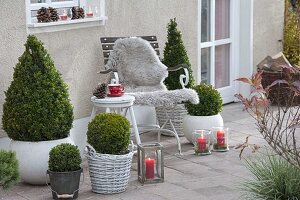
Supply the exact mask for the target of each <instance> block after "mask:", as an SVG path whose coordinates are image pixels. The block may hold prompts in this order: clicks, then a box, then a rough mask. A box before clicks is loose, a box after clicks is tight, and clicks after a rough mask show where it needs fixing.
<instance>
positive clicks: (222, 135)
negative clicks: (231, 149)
mask: <svg viewBox="0 0 300 200" xmlns="http://www.w3.org/2000/svg"><path fill="white" fill-rule="evenodd" d="M217 143H218V146H219V147H224V145H225V133H224V131H223V130H219V131H217Z"/></svg>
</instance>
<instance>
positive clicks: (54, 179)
mask: <svg viewBox="0 0 300 200" xmlns="http://www.w3.org/2000/svg"><path fill="white" fill-rule="evenodd" d="M80 164H81V157H80V151H79V149H78V147H77V146H75V145H72V144H68V143H63V144H60V145H57V146H55V147H53V148H52V149H51V151H50V153H49V161H48V168H49V169H48V170H47V174H49V176H50V184H51V190H52V197H53V199H59V198H72V199H76V198H77V197H78V190H79V182H80V175H81V173H82V168H81V166H80Z"/></svg>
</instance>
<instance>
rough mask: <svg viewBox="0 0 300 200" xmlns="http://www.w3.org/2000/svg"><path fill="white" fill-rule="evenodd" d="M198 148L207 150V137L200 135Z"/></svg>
mask: <svg viewBox="0 0 300 200" xmlns="http://www.w3.org/2000/svg"><path fill="white" fill-rule="evenodd" d="M198 150H199V151H205V150H206V139H205V138H204V137H203V135H202V136H201V137H198Z"/></svg>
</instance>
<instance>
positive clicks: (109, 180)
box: [85, 113, 133, 194]
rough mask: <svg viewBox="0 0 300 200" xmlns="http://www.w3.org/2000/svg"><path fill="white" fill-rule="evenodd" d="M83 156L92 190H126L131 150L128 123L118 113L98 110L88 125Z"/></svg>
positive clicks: (116, 191) (111, 192)
mask: <svg viewBox="0 0 300 200" xmlns="http://www.w3.org/2000/svg"><path fill="white" fill-rule="evenodd" d="M87 141H88V143H89V145H88V146H87V151H86V152H85V153H86V157H87V158H88V164H89V173H90V177H91V183H92V191H93V192H95V193H101V194H113V193H120V192H123V191H125V190H126V188H127V185H128V180H129V176H130V168H131V162H132V156H133V152H132V151H129V150H128V147H129V143H130V123H129V121H128V120H127V119H126V118H125V117H123V116H122V115H119V114H115V113H101V114H99V115H97V116H96V117H95V118H94V119H93V120H92V121H91V122H90V123H89V125H88V131H87Z"/></svg>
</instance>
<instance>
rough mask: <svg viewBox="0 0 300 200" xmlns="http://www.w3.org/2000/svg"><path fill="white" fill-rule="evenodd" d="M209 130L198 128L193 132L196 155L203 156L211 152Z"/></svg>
mask: <svg viewBox="0 0 300 200" xmlns="http://www.w3.org/2000/svg"><path fill="white" fill-rule="evenodd" d="M210 135H211V131H210V130H204V129H199V130H195V131H194V132H193V138H194V139H193V143H194V150H195V154H196V155H200V156H204V155H209V154H211V151H210V140H211V139H210V138H211V136H210Z"/></svg>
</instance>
